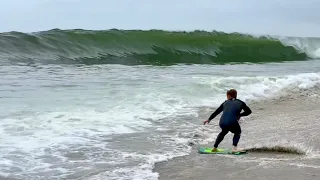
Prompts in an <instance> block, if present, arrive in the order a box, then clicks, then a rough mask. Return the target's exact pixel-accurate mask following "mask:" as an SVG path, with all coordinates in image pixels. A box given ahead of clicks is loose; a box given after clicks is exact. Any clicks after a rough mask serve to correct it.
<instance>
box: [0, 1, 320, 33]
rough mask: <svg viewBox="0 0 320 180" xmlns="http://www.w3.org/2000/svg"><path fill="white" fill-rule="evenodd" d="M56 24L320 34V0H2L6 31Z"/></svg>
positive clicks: (1, 25)
mask: <svg viewBox="0 0 320 180" xmlns="http://www.w3.org/2000/svg"><path fill="white" fill-rule="evenodd" d="M53 28H60V29H74V28H81V29H99V30H101V29H111V28H117V29H165V30H194V29H201V30H214V29H215V30H219V31H225V32H235V31H236V32H248V33H255V34H274V35H288V36H320V0H223V1H221V0H219V1H218V0H0V32H7V31H22V32H34V31H40V30H48V29H53Z"/></svg>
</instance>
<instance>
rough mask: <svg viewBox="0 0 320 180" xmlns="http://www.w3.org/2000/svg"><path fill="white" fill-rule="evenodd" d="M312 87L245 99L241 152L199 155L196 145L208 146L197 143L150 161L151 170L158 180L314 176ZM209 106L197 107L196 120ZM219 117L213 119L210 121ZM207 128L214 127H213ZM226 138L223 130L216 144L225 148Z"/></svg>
mask: <svg viewBox="0 0 320 180" xmlns="http://www.w3.org/2000/svg"><path fill="white" fill-rule="evenodd" d="M318 89H319V88H317V87H315V88H311V89H309V90H301V91H299V92H298V93H292V94H290V93H289V94H290V95H287V96H283V95H279V96H276V97H274V98H271V99H264V100H261V101H250V102H248V103H247V104H248V106H249V107H250V108H251V109H252V112H253V113H252V114H251V115H250V116H248V117H244V118H242V120H240V121H241V124H240V125H241V127H242V131H243V134H242V136H241V139H240V142H239V148H246V149H250V150H249V152H248V154H246V155H240V156H233V155H206V154H203V155H202V154H198V153H197V149H198V148H199V147H204V146H206V147H210V146H213V142H209V143H208V144H197V145H194V146H193V147H192V151H191V153H190V154H189V155H186V156H182V157H176V158H173V159H171V160H168V161H165V162H158V163H156V164H155V167H154V169H153V171H154V172H156V173H158V174H159V180H178V179H185V180H189V179H190V180H191V179H201V180H205V179H234V178H235V179H249V180H250V179H252V180H253V179H255V180H256V179H291V180H298V179H299V180H300V179H310V180H311V179H312V180H315V179H318V178H320V165H319V164H320V155H319V153H320V138H319V137H320V132H318V131H319V130H320V123H318V119H320V115H319V114H320V108H318V107H320V97H319V94H318V92H320V91H318ZM239 98H240V99H241V97H239ZM212 110H214V108H203V109H201V110H200V112H199V113H200V118H199V121H200V120H202V119H205V118H207V117H208V115H210V113H212ZM220 115H221V114H220ZM220 115H219V116H217V117H216V118H215V119H214V120H213V121H215V123H214V124H216V123H217V122H218V119H219V118H220ZM210 129H215V130H216V131H217V132H219V131H220V129H219V127H216V125H213V126H212V127H210ZM310 130H311V131H310ZM215 137H216V134H214V135H212V136H210V138H211V139H215ZM231 140H232V134H231V133H229V134H228V135H227V136H226V137H225V139H224V140H223V141H222V143H221V144H220V146H219V147H228V148H229V147H231V145H230V144H231Z"/></svg>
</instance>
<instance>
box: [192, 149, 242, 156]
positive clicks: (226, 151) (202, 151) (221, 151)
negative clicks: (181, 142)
mask: <svg viewBox="0 0 320 180" xmlns="http://www.w3.org/2000/svg"><path fill="white" fill-rule="evenodd" d="M212 149H213V148H209V147H203V148H199V149H198V152H199V153H200V154H233V155H241V154H247V151H246V150H239V151H237V152H232V150H231V149H228V148H218V150H217V151H216V152H212Z"/></svg>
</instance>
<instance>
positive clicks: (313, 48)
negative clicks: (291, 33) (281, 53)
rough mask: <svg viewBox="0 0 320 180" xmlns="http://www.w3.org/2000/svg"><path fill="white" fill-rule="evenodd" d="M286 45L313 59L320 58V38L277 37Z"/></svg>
mask: <svg viewBox="0 0 320 180" xmlns="http://www.w3.org/2000/svg"><path fill="white" fill-rule="evenodd" d="M277 38H278V39H279V40H280V41H281V42H282V43H283V44H284V45H287V46H293V47H295V48H296V49H297V50H299V51H301V52H304V53H306V54H307V55H308V56H309V57H311V58H320V38H301V37H277Z"/></svg>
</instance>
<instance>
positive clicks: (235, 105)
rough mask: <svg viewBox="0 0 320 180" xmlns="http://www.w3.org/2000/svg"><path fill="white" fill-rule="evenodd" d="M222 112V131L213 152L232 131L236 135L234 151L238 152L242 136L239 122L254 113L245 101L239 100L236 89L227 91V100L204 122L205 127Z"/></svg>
mask: <svg viewBox="0 0 320 180" xmlns="http://www.w3.org/2000/svg"><path fill="white" fill-rule="evenodd" d="M242 110H244V112H242V113H241V111H242ZM221 112H223V113H222V116H221V118H220V122H219V126H220V127H221V129H222V131H221V132H220V133H219V135H218V137H217V139H216V141H215V143H214V148H213V149H212V151H217V148H218V145H219V144H220V142H221V141H222V140H223V138H224V136H225V135H226V134H228V132H229V131H230V132H232V133H233V134H234V136H233V148H232V151H233V152H235V151H237V145H238V142H239V140H240V135H241V128H240V125H239V122H238V121H239V119H240V117H242V116H248V115H249V114H251V112H252V111H251V109H250V108H249V107H248V106H247V105H246V104H245V103H244V102H243V101H241V100H239V99H237V91H236V90H235V89H230V90H229V91H227V100H226V101H225V102H223V103H222V104H221V105H220V106H219V108H218V109H217V110H216V111H215V112H214V113H212V114H211V116H210V117H209V119H208V120H206V121H204V125H205V124H206V123H210V121H211V120H212V119H213V118H215V117H216V116H217V115H218V114H220V113H221Z"/></svg>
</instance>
